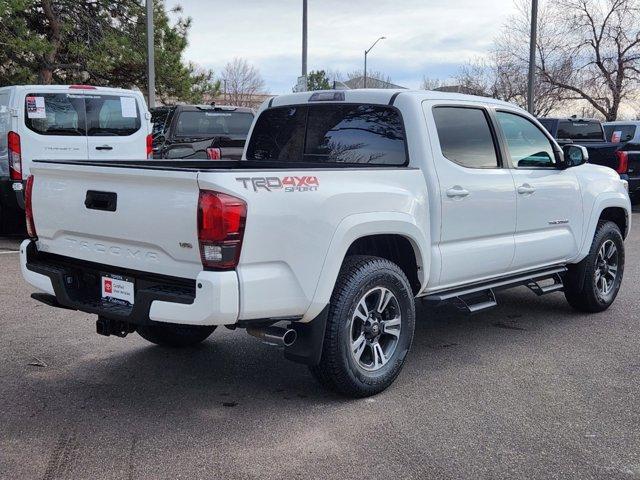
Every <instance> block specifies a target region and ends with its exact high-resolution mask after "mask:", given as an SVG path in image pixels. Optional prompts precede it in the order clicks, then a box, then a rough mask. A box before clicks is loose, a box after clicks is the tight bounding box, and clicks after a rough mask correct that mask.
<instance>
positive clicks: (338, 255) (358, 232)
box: [302, 212, 431, 322]
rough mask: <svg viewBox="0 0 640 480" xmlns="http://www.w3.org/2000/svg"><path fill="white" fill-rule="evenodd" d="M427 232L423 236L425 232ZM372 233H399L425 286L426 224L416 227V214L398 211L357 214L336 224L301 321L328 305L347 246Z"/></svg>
mask: <svg viewBox="0 0 640 480" xmlns="http://www.w3.org/2000/svg"><path fill="white" fill-rule="evenodd" d="M425 233H426V235H425ZM371 235H400V236H402V237H405V238H406V239H407V240H409V242H410V243H411V245H412V246H413V250H414V254H415V257H416V262H417V264H418V267H419V270H418V279H419V280H420V283H421V284H422V285H423V286H424V283H425V282H426V279H428V278H429V268H430V265H431V258H430V256H429V242H430V239H429V238H428V236H429V229H428V226H427V227H426V228H425V227H422V228H421V227H420V226H418V224H417V222H416V219H415V217H413V216H411V215H409V214H407V213H400V212H373V213H357V214H354V215H349V216H348V217H345V218H344V219H342V221H341V222H340V223H339V224H338V226H337V227H336V230H335V232H334V234H333V237H332V238H331V243H330V244H329V248H328V250H327V254H326V256H325V259H324V264H323V266H322V270H321V272H320V276H319V278H318V283H317V285H316V290H315V293H314V295H313V299H312V301H311V304H310V306H309V308H308V309H307V312H306V313H305V314H304V316H303V318H302V321H303V322H309V321H311V320H313V319H314V318H315V317H316V316H317V315H319V314H320V313H321V312H322V310H323V309H324V308H325V307H326V306H327V305H328V304H329V300H330V299H331V294H332V293H333V288H334V286H335V284H336V280H337V279H338V274H339V273H340V268H341V267H342V263H343V262H344V258H345V256H346V254H347V251H348V250H349V247H351V245H352V244H353V242H355V241H356V240H358V239H359V238H363V237H368V236H371Z"/></svg>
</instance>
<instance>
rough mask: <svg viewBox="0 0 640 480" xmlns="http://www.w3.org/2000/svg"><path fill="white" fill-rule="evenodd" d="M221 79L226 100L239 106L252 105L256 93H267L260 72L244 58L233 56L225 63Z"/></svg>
mask: <svg viewBox="0 0 640 480" xmlns="http://www.w3.org/2000/svg"><path fill="white" fill-rule="evenodd" d="M221 81H222V84H223V88H224V92H225V95H226V101H227V102H228V103H230V104H232V105H236V106H239V107H250V106H253V105H254V104H255V96H256V95H257V94H264V93H267V92H266V91H265V83H264V80H263V79H262V76H261V75H260V72H259V71H258V69H257V68H255V67H254V66H252V65H250V64H249V62H247V60H245V59H244V58H234V59H233V60H232V61H231V62H229V63H227V65H226V66H225V67H224V70H223V72H222V78H221Z"/></svg>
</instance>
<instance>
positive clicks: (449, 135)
mask: <svg viewBox="0 0 640 480" xmlns="http://www.w3.org/2000/svg"><path fill="white" fill-rule="evenodd" d="M433 117H434V120H435V122H436V128H437V130H438V138H439V139H440V149H441V150H442V155H444V157H445V158H447V159H448V160H451V161H452V162H454V163H457V164H458V165H461V166H463V167H467V168H498V167H500V163H499V161H498V154H497V150H496V145H495V142H494V139H493V134H492V133H491V128H490V127H489V119H488V118H487V115H486V113H485V112H484V110H481V109H479V108H466V107H435V108H434V109H433Z"/></svg>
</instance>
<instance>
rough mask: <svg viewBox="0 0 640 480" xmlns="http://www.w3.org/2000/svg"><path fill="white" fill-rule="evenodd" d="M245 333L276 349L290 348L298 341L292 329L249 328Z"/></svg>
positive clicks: (271, 327)
mask: <svg viewBox="0 0 640 480" xmlns="http://www.w3.org/2000/svg"><path fill="white" fill-rule="evenodd" d="M247 333H248V334H249V335H251V336H253V337H256V338H257V339H259V340H261V341H262V342H264V343H266V344H269V345H276V346H278V347H290V346H291V345H293V344H294V343H295V342H296V340H297V339H298V333H297V332H296V331H295V330H294V329H293V328H283V327H275V326H270V327H249V328H247Z"/></svg>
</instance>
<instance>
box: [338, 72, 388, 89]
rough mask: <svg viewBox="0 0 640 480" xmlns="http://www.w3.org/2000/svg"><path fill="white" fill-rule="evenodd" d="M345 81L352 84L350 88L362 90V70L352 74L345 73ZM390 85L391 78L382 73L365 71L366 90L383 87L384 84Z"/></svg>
mask: <svg viewBox="0 0 640 480" xmlns="http://www.w3.org/2000/svg"><path fill="white" fill-rule="evenodd" d="M347 79H348V80H349V82H351V83H354V82H355V83H354V86H353V87H352V88H364V71H363V70H354V71H353V72H350V73H347ZM390 83H392V81H391V77H390V76H389V75H387V74H386V73H383V72H378V71H373V72H370V71H368V70H367V87H368V88H378V87H383V88H384V84H390Z"/></svg>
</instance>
